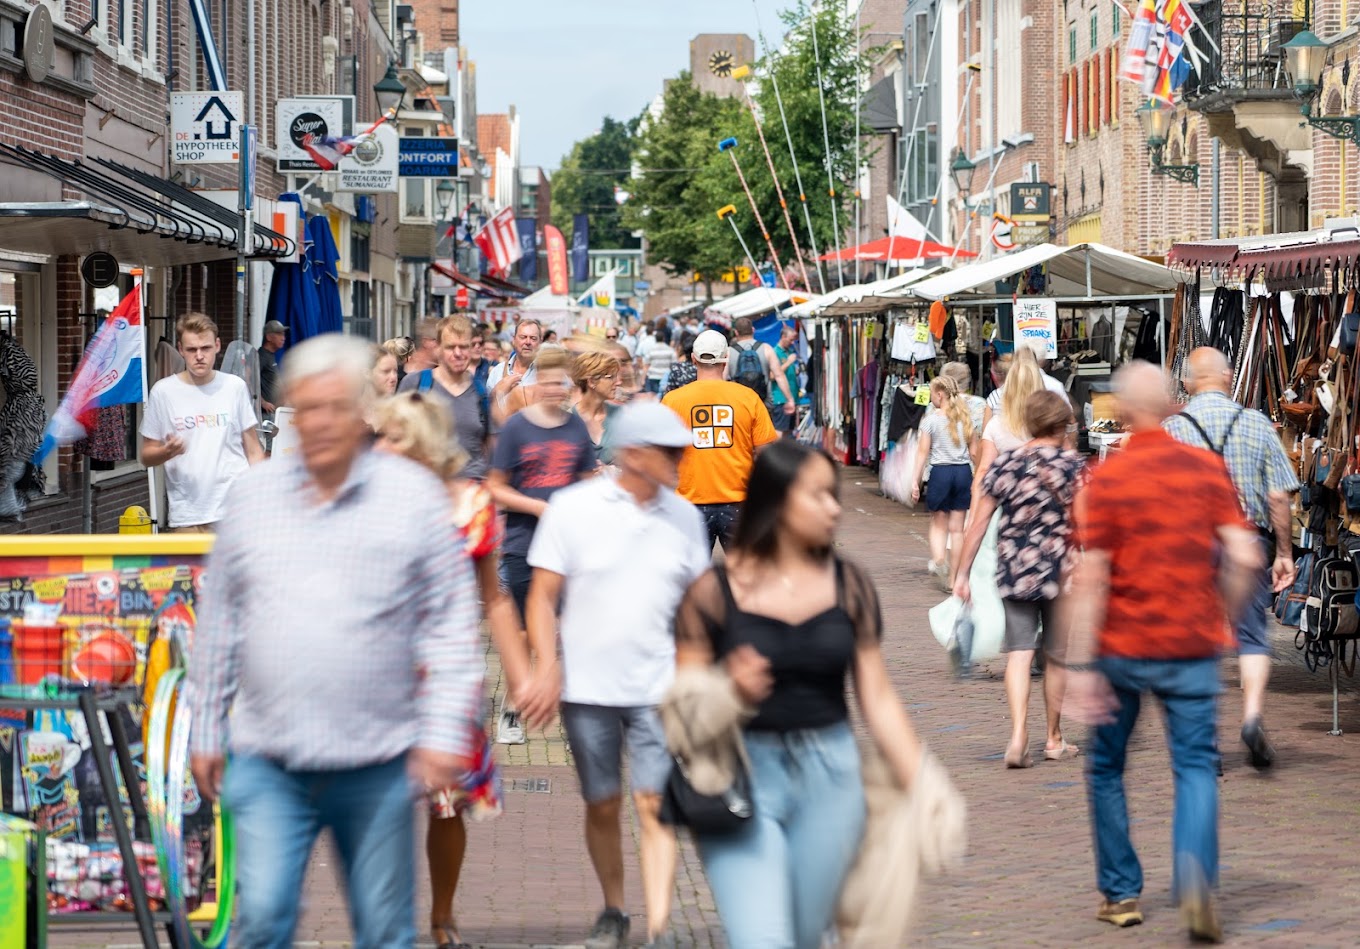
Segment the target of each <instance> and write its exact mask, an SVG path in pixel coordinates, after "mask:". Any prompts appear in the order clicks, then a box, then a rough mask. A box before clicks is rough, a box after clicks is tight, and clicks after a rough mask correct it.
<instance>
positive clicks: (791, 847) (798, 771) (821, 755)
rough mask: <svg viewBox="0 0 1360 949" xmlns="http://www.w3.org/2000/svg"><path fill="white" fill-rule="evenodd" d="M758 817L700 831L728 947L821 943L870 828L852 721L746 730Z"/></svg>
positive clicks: (811, 947)
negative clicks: (723, 832)
mask: <svg viewBox="0 0 1360 949" xmlns="http://www.w3.org/2000/svg"><path fill="white" fill-rule="evenodd" d="M746 750H747V753H748V754H749V755H750V757H751V783H752V785H753V788H754V791H755V816H754V817H752V818H751V820H750V821H749V822H748V824H747V826H746V827H745V828H744V829H743V830H741V831H739V832H738V833H736V834H733V835H730V836H722V837H702V838H700V839H699V841H698V846H699V856H700V859H702V861H703V864H704V872H705V873H706V874H707V876H708V883H709V886H710V888H711V889H712V890H713V899H714V901H715V902H716V903H717V906H718V915H719V916H720V917H721V918H722V924H723V930H724V931H725V932H726V934H727V944H728V946H730V947H731V949H817V947H818V946H820V945H821V941H822V934H823V933H824V932H826V930H827V929H828V928H829V927H830V926H831V922H832V920H833V918H834V917H835V911H836V901H837V899H838V898H839V896H840V891H841V884H842V883H843V882H844V881H845V877H846V874H848V873H849V872H850V867H851V866H852V865H853V864H854V861H855V857H856V855H857V854H858V853H859V843H860V838H861V837H863V835H864V785H863V783H862V782H861V780H860V773H859V749H858V748H857V747H856V746H855V736H854V734H853V733H852V732H851V731H850V726H849V725H848V724H840V725H832V726H829V727H827V728H821V729H815V730H809V731H797V732H784V733H775V732H749V731H748V732H747V733H746Z"/></svg>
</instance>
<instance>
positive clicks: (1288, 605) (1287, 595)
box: [1275, 551, 1317, 629]
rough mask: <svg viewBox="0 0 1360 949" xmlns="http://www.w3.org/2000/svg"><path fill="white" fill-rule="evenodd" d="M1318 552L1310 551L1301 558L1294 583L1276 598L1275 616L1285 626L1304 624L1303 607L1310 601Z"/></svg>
mask: <svg viewBox="0 0 1360 949" xmlns="http://www.w3.org/2000/svg"><path fill="white" fill-rule="evenodd" d="M1316 563H1317V554H1315V553H1313V552H1312V551H1309V552H1308V553H1306V554H1304V555H1303V556H1302V557H1300V558H1299V562H1298V570H1297V572H1296V574H1295V576H1294V585H1293V586H1291V587H1290V588H1289V589H1288V590H1285V591H1283V592H1282V593H1280V595H1279V596H1278V597H1276V598H1275V618H1276V619H1278V620H1279V621H1280V622H1281V623H1282V624H1284V625H1285V626H1292V627H1294V628H1295V629H1298V628H1299V627H1300V626H1302V625H1303V608H1304V605H1305V604H1307V602H1308V591H1309V588H1310V587H1312V585H1313V572H1314V568H1315V565H1316Z"/></svg>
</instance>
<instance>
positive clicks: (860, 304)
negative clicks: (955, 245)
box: [784, 266, 949, 319]
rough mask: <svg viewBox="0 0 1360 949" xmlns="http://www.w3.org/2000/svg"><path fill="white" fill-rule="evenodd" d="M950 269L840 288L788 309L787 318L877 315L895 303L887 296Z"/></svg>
mask: <svg viewBox="0 0 1360 949" xmlns="http://www.w3.org/2000/svg"><path fill="white" fill-rule="evenodd" d="M948 269H949V268H948V267H944V266H938V267H917V268H915V269H914V270H908V271H907V272H906V273H904V274H898V275H897V276H895V277H888V278H887V279H886V280H874V281H871V282H870V283H855V284H851V285H850V286H847V287H837V288H836V289H835V290H832V291H831V292H830V293H825V294H823V295H821V296H819V297H813V298H812V299H811V300H808V301H807V302H805V303H800V304H798V305H797V306H791V307H789V308H788V310H786V311H785V313H784V315H785V316H786V317H792V318H794V319H804V318H806V317H809V316H816V315H817V314H819V313H824V312H825V313H827V314H829V315H847V314H850V313H861V312H863V313H874V312H877V311H878V310H879V309H886V308H887V306H889V305H891V302H892V301H884V300H883V295H884V294H889V293H895V292H897V291H899V290H903V289H905V288H907V287H909V286H911V285H912V284H914V283H918V282H919V281H921V280H924V279H926V278H927V277H933V276H936V275H937V274H940V273H944V272H945V271H947V270H948ZM898 302H900V301H898ZM833 311H834V313H833Z"/></svg>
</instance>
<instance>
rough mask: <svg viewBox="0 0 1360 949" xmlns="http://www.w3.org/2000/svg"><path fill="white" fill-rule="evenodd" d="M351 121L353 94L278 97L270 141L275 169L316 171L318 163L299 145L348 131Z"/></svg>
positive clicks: (352, 115) (352, 119)
mask: <svg viewBox="0 0 1360 949" xmlns="http://www.w3.org/2000/svg"><path fill="white" fill-rule="evenodd" d="M353 121H354V97H353V96H298V97H297V98H294V99H280V100H279V101H278V106H277V107H276V108H275V110H274V141H275V142H276V143H277V148H278V162H279V171H316V170H318V166H317V164H316V162H315V161H313V160H312V156H311V155H309V154H307V151H306V149H304V148H303V147H302V141H303V139H305V138H306V137H307V136H308V135H310V136H312V137H313V138H315V139H323V138H326V137H327V136H336V135H345V134H348V132H349V128H350V126H351V125H352V124H353Z"/></svg>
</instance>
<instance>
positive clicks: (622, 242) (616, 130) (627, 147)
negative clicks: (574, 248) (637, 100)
mask: <svg viewBox="0 0 1360 949" xmlns="http://www.w3.org/2000/svg"><path fill="white" fill-rule="evenodd" d="M636 128H637V120H636V119H633V120H631V121H628V122H620V121H619V120H617V119H614V118H610V117H609V116H605V120H604V124H603V125H602V126H601V127H600V130H599V131H598V132H596V133H595V134H594V135H591V136H589V137H588V138H583V139H581V140H580V141H579V142H577V143H576V144H574V145H573V146H572V147H571V152H570V154H568V155H566V156H565V157H564V158H563V159H562V165H561V167H560V168H558V169H557V173H556V174H555V175H553V178H552V220H553V223H554V224H556V225H557V226H558V227H559V228H561V230H562V233H563V235H564V236H565V237H566V239H567V243H568V245H569V246H570V243H571V235H572V218H573V216H574V215H577V214H588V215H590V246H591V247H613V248H619V247H637V246H638V240H637V238H635V237H633V236H632V234H631V230H630V229H629V228H627V227H625V226H623V224H622V223H621V222H620V220H619V205H618V202H617V201H615V199H614V188H615V187H616V186H617V187H621V188H623V187H626V185H627V183H628V178H629V169H630V168H631V167H632V161H633V138H634V133H635V131H636Z"/></svg>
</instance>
